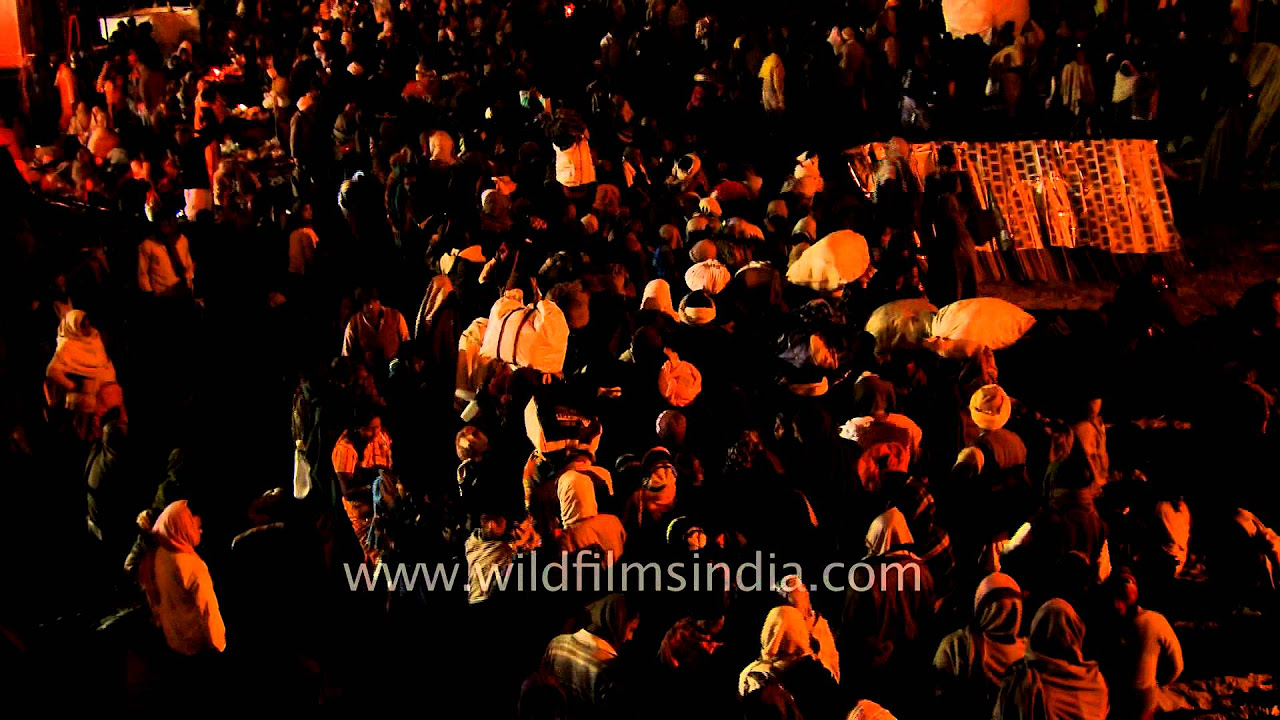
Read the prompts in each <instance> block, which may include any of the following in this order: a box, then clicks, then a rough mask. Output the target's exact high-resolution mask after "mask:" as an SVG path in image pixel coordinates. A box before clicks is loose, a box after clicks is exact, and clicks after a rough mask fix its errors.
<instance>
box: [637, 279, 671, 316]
mask: <svg viewBox="0 0 1280 720" xmlns="http://www.w3.org/2000/svg"><path fill="white" fill-rule="evenodd" d="M640 309H641V310H657V311H658V312H661V313H662V314H663V315H668V316H670V317H671V318H673V319H677V320H678V319H679V317H678V316H677V315H676V309H675V306H674V305H672V303H671V284H670V283H668V282H667V281H666V280H662V279H657V280H650V281H649V284H648V285H645V286H644V296H643V297H642V298H641V299H640Z"/></svg>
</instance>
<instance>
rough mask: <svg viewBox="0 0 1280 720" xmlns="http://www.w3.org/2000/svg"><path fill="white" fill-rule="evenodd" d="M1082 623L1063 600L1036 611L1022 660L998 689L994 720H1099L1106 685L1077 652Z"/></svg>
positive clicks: (1104, 708) (1103, 709)
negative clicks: (1025, 652)
mask: <svg viewBox="0 0 1280 720" xmlns="http://www.w3.org/2000/svg"><path fill="white" fill-rule="evenodd" d="M1084 630H1085V628H1084V622H1082V621H1081V620H1080V616H1079V615H1077V614H1076V611H1075V609H1074V608H1072V607H1071V604H1070V603H1068V602H1067V601H1066V600H1062V599H1059V598H1054V599H1053V600H1050V601H1049V602H1047V603H1045V604H1044V605H1041V606H1040V609H1039V610H1038V611H1036V616H1035V618H1034V619H1032V621H1031V638H1030V639H1029V641H1028V643H1027V654H1026V657H1025V658H1024V659H1023V660H1022V661H1021V662H1018V663H1015V664H1014V665H1013V667H1012V668H1011V673H1010V675H1009V678H1008V679H1007V680H1005V682H1004V685H1003V686H1002V687H1001V688H1000V695H999V697H998V698H997V700H996V709H995V714H994V715H993V716H992V717H993V718H994V720H1033V719H1034V720H1102V719H1103V718H1105V717H1106V716H1107V709H1108V705H1107V684H1106V682H1105V681H1104V680H1103V679H1102V673H1100V672H1098V664H1097V663H1095V662H1093V661H1087V660H1085V659H1084V656H1083V655H1082V653H1081V646H1082V645H1083V643H1084Z"/></svg>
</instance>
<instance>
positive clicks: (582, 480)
mask: <svg viewBox="0 0 1280 720" xmlns="http://www.w3.org/2000/svg"><path fill="white" fill-rule="evenodd" d="M556 494H557V495H559V496H560V519H561V520H562V521H563V522H564V526H565V527H570V526H572V525H575V524H577V523H580V522H582V521H583V520H590V519H591V518H593V517H595V516H596V515H599V514H600V511H599V508H598V506H597V505H596V486H595V482H594V481H593V480H592V479H591V477H590V476H589V475H586V474H583V473H580V472H578V471H577V470H569V471H566V472H565V473H564V474H563V475H561V476H560V479H559V480H557V481H556Z"/></svg>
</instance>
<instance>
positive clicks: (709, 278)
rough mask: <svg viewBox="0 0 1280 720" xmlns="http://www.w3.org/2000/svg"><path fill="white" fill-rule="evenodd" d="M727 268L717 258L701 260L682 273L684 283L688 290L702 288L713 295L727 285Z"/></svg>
mask: <svg viewBox="0 0 1280 720" xmlns="http://www.w3.org/2000/svg"><path fill="white" fill-rule="evenodd" d="M730 279H731V277H730V275H729V269H728V268H726V267H725V266H724V265H722V264H721V263H720V261H719V260H703V261H702V262H700V263H698V264H697V265H694V266H692V267H690V268H689V269H688V270H686V271H685V273H684V284H685V285H686V286H687V287H688V288H689V289H690V290H702V291H705V292H706V293H707V294H709V295H715V294H717V293H719V292H720V291H721V290H724V289H725V287H726V286H728V285H729V280H730Z"/></svg>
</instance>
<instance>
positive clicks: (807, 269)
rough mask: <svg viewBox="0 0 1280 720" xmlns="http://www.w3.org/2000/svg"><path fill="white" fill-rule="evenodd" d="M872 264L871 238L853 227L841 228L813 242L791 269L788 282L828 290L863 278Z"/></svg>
mask: <svg viewBox="0 0 1280 720" xmlns="http://www.w3.org/2000/svg"><path fill="white" fill-rule="evenodd" d="M870 266H871V252H870V251H869V250H868V249H867V239H866V238H864V237H862V236H861V235H859V234H858V233H856V232H854V231H852V230H837V231H835V232H833V233H831V234H830V235H828V236H826V237H824V238H822V239H821V240H819V241H818V242H816V243H814V244H813V245H810V246H809V247H808V249H806V250H805V251H804V252H803V253H802V254H801V255H800V257H799V258H797V259H796V261H795V262H794V263H792V264H791V267H789V268H787V281H788V282H792V283H795V284H796V285H803V286H805V287H808V288H812V289H814V290H818V291H822V292H828V291H831V290H838V289H840V288H842V287H844V286H845V285H847V284H849V283H851V282H853V281H854V280H857V279H858V278H860V277H862V275H863V273H865V272H866V271H867V268H868V267H870Z"/></svg>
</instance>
